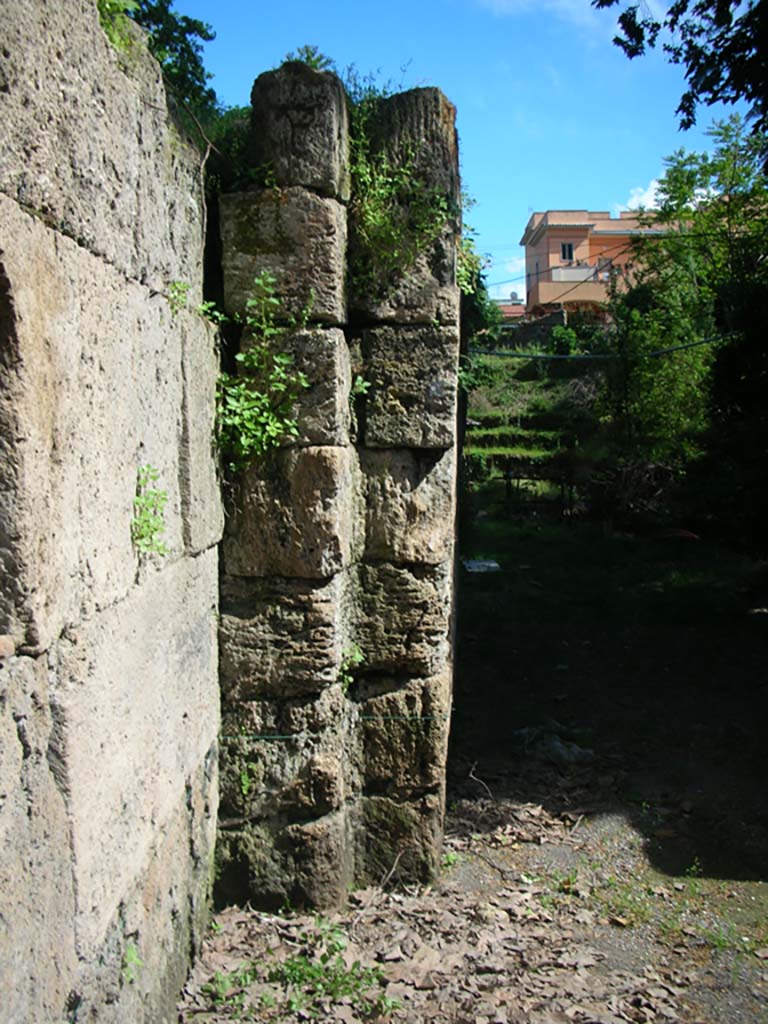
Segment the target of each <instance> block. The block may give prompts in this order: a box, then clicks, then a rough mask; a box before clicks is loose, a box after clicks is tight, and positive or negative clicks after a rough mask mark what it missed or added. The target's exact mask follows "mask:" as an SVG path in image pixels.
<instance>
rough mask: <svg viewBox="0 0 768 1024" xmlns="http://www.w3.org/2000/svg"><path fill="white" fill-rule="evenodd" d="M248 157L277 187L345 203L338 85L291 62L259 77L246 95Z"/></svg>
mask: <svg viewBox="0 0 768 1024" xmlns="http://www.w3.org/2000/svg"><path fill="white" fill-rule="evenodd" d="M251 110H252V114H251V125H252V131H253V135H252V143H251V153H252V159H253V163H254V164H255V165H256V166H257V167H259V166H260V167H265V168H268V169H269V171H270V172H271V174H272V175H273V177H274V180H275V181H276V183H277V184H278V185H280V186H286V185H303V186H304V187H305V188H309V189H314V190H316V191H317V192H322V193H323V194H324V195H327V196H333V197H334V198H336V199H343V200H347V199H349V111H348V101H347V96H346V93H345V91H344V86H343V85H342V84H341V81H340V80H339V79H338V78H337V77H336V75H334V74H332V73H331V72H330V71H317V70H315V69H314V68H311V67H310V66H309V65H308V64H306V63H305V62H303V61H291V62H289V63H287V64H283V65H282V66H281V67H279V68H277V69H276V70H274V71H266V72H265V73H264V74H263V75H259V77H258V78H257V79H256V81H255V82H254V84H253V90H252V91H251Z"/></svg>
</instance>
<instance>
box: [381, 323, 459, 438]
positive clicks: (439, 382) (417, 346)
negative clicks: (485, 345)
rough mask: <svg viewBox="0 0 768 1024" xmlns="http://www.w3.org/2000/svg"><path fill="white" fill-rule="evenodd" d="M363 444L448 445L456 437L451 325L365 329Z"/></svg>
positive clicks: (455, 348) (455, 352) (455, 342)
mask: <svg viewBox="0 0 768 1024" xmlns="http://www.w3.org/2000/svg"><path fill="white" fill-rule="evenodd" d="M363 358H364V360H365V368H366V369H365V374H366V377H367V378H368V380H370V382H371V385H372V387H371V390H370V392H369V394H368V395H367V397H366V403H365V444H366V445H367V446H368V447H370V448H451V447H452V446H453V445H454V444H455V440H456V401H457V388H458V377H457V368H458V358H459V334H458V330H456V329H453V328H437V327H376V328H372V329H371V330H368V331H365V332H364V333H363Z"/></svg>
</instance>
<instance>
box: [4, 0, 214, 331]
mask: <svg viewBox="0 0 768 1024" xmlns="http://www.w3.org/2000/svg"><path fill="white" fill-rule="evenodd" d="M132 34H133V35H134V36H135V39H136V42H135V44H133V45H132V46H131V51H130V55H129V56H128V57H127V58H125V57H121V56H120V55H119V54H118V53H117V52H116V51H115V49H114V48H113V47H112V46H111V45H110V44H109V42H108V40H107V38H106V36H105V35H104V32H103V31H102V29H101V27H100V25H99V19H98V13H97V10H96V5H95V4H91V3H84V2H82V0H57V3H55V4H46V3H14V4H6V5H4V7H3V27H2V35H3V45H2V48H0V124H2V126H3V129H2V131H3V144H2V146H0V192H2V193H5V195H7V196H10V197H11V198H12V199H14V200H16V201H17V202H18V203H20V204H21V205H22V206H23V207H24V208H25V209H26V210H28V211H29V212H32V213H34V214H35V216H37V217H39V218H41V219H42V220H44V221H45V222H46V223H47V224H49V225H50V226H51V227H54V228H56V229H57V230H58V231H61V232H62V233H63V234H65V235H68V236H69V237H70V238H73V239H75V240H77V242H78V243H79V244H80V245H82V246H84V247H85V248H86V249H89V250H90V251H91V252H92V253H95V254H97V255H99V256H103V257H104V258H105V259H106V260H107V261H108V262H110V263H112V264H114V265H115V267H117V268H119V269H120V270H121V271H122V272H123V273H124V274H125V275H127V276H128V277H130V278H133V279H134V280H137V281H144V282H146V283H148V284H149V285H151V286H152V288H154V289H155V290H157V291H158V292H161V293H162V292H165V291H166V290H167V286H168V284H169V282H171V281H185V282H187V283H189V284H190V286H191V292H190V298H191V300H192V301H193V302H197V301H199V300H200V297H201V293H200V284H201V281H202V245H203V237H202V189H201V179H200V154H199V151H198V150H197V148H196V147H195V146H193V145H191V144H190V143H189V142H188V141H187V140H186V139H183V138H182V137H181V135H180V133H179V130H178V129H177V128H176V127H175V126H174V123H173V121H172V119H171V117H170V116H169V113H168V102H167V99H166V94H165V89H164V86H163V82H162V76H161V74H160V68H159V67H158V65H157V62H156V61H155V60H154V59H153V58H152V57H150V55H149V53H148V51H147V49H146V45H145V43H144V40H143V34H142V33H141V32H140V31H139V30H138V28H136V29H135V30H134V32H133V33H132ZM63 40H66V44H64V43H63ZM3 238H4V240H5V241H7V236H5V233H4V232H3ZM126 334H127V332H126Z"/></svg>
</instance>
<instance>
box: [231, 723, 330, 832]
mask: <svg viewBox="0 0 768 1024" xmlns="http://www.w3.org/2000/svg"><path fill="white" fill-rule="evenodd" d="M241 722H242V719H241V718H240V716H239V715H238V711H228V712H225V714H224V718H223V727H224V730H225V734H226V737H227V739H226V742H225V744H224V745H223V746H224V753H223V754H222V760H221V814H222V818H223V820H224V821H225V822H226V821H227V819H229V818H240V817H243V818H247V819H249V820H263V819H266V818H270V817H273V816H275V815H277V814H283V815H286V816H287V817H288V819H289V820H291V819H293V820H296V819H297V818H298V819H306V818H313V817H317V816H318V815H321V814H327V813H329V812H330V811H335V810H338V808H339V807H340V806H341V805H342V803H343V802H344V799H345V797H346V795H347V794H346V788H345V781H344V779H345V769H344V751H345V735H344V731H345V726H344V722H343V720H342V721H340V722H337V723H336V727H335V728H332V729H329V730H327V731H325V732H322V733H297V734H295V735H294V736H290V737H287V736H283V735H282V734H280V733H250V732H245V733H239V732H238V731H237V730H239V729H240V728H241V727H242V726H241Z"/></svg>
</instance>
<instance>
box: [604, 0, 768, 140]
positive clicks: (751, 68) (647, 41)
mask: <svg viewBox="0 0 768 1024" xmlns="http://www.w3.org/2000/svg"><path fill="white" fill-rule="evenodd" d="M592 4H593V6H594V7H598V8H606V7H615V6H617V5H619V4H622V5H624V4H625V0H592ZM618 25H619V34H618V35H617V36H615V37H614V40H613V41H614V43H616V45H617V46H619V47H621V49H622V50H623V51H624V52H625V53H626V55H627V56H628V57H630V58H632V57H639V56H641V55H642V54H644V53H645V52H646V50H647V49H648V48H652V47H654V46H656V43H657V41H658V39H659V36H660V35H662V36H668V38H667V40H666V41H665V42H664V43H663V49H664V51H665V52H666V53H667V54H668V56H669V58H670V60H671V62H672V63H673V64H680V65H682V66H683V67H684V68H685V78H686V81H687V83H688V88H687V89H686V91H685V92H684V93H683V95H682V97H681V98H680V104H679V106H678V108H677V113H678V114H679V115H680V124H681V126H682V127H683V128H690V127H691V126H692V125H694V124H695V123H696V107H697V105H698V104H699V103H705V104H707V105H710V104H712V103H718V102H722V103H735V102H737V101H738V100H746V102H747V103H749V105H750V115H751V117H752V118H753V119H754V128H755V131H757V132H763V133H766V132H768V60H767V59H766V51H767V50H768V0H747V2H746V3H744V2H743V0H675V2H674V3H672V5H671V6H670V7H669V8H668V9H667V12H666V14H664V15H663V16H659V17H656V16H655V15H654V14H653V13H652V12H651V9H650V8H649V6H648V5H647V4H645V3H629V4H627V5H626V6H624V7H623V10H622V11H621V13H620V14H619V17H618Z"/></svg>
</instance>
